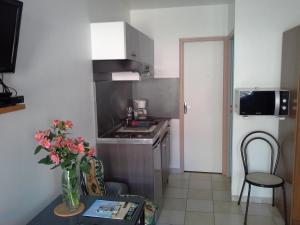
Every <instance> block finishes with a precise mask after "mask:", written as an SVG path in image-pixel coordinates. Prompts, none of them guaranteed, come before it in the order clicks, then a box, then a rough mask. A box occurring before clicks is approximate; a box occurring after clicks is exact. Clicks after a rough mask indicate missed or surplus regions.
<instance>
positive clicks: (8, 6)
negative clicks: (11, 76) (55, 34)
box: [0, 0, 23, 73]
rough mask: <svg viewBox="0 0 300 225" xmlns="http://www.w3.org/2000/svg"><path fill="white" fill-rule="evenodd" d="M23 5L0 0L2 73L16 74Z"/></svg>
mask: <svg viewBox="0 0 300 225" xmlns="http://www.w3.org/2000/svg"><path fill="white" fill-rule="evenodd" d="M22 8H23V3H22V2H20V1H17V0H0V73H14V72H15V66H16V59H17V51H18V43H19V33H20V24H21V15H22Z"/></svg>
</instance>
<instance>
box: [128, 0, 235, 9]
mask: <svg viewBox="0 0 300 225" xmlns="http://www.w3.org/2000/svg"><path fill="white" fill-rule="evenodd" d="M127 1H128V2H129V4H130V9H155V8H172V7H184V6H197V5H217V4H229V3H233V2H234V0H127Z"/></svg>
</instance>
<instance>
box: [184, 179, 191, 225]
mask: <svg viewBox="0 0 300 225" xmlns="http://www.w3.org/2000/svg"><path fill="white" fill-rule="evenodd" d="M190 179H191V174H190V173H189V178H188V186H187V193H186V199H185V210H184V220H183V224H184V225H185V221H186V212H187V200H188V196H189V192H190Z"/></svg>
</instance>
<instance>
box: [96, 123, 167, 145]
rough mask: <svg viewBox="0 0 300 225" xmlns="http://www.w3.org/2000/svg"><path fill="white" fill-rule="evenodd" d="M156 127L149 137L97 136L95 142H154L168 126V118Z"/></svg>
mask: <svg viewBox="0 0 300 225" xmlns="http://www.w3.org/2000/svg"><path fill="white" fill-rule="evenodd" d="M160 123H161V125H160V126H159V127H158V128H157V131H154V132H155V135H154V137H153V138H152V139H151V138H97V144H142V145H143V144H154V142H155V141H156V140H157V138H158V137H159V136H160V135H161V134H162V133H163V132H164V131H165V129H166V128H167V127H168V126H169V120H163V121H161V122H160Z"/></svg>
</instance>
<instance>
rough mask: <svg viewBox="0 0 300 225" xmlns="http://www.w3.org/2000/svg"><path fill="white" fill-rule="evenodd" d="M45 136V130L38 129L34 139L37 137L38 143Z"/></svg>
mask: <svg viewBox="0 0 300 225" xmlns="http://www.w3.org/2000/svg"><path fill="white" fill-rule="evenodd" d="M44 137H45V134H44V132H43V131H38V132H36V133H35V135H34V139H35V140H36V141H37V142H38V143H40V142H41V141H42V140H43V139H44Z"/></svg>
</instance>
